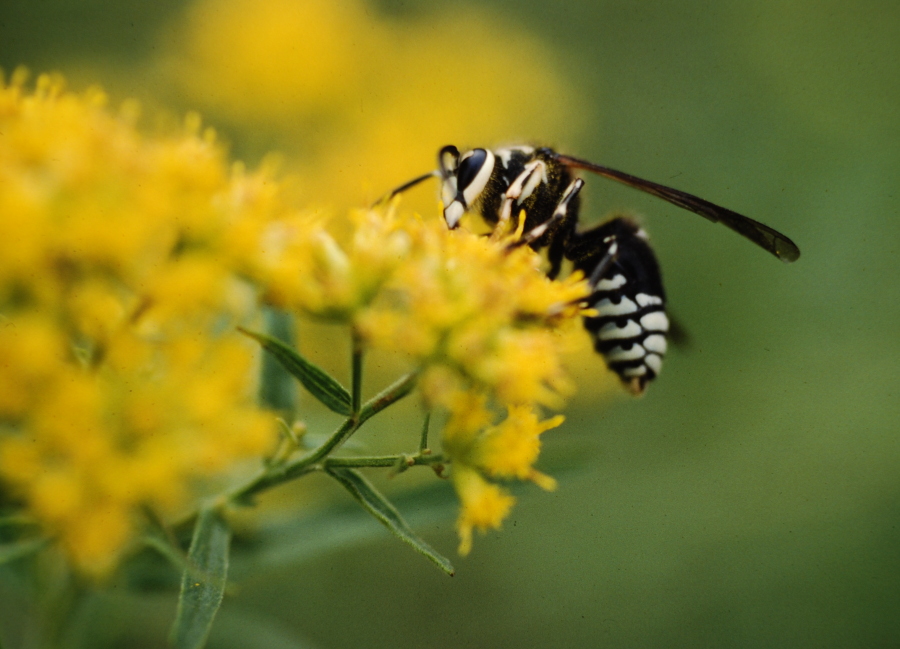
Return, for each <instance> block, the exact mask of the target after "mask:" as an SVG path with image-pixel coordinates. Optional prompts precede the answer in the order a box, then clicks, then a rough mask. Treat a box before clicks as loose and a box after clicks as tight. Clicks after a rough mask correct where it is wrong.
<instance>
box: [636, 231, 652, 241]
mask: <svg viewBox="0 0 900 649" xmlns="http://www.w3.org/2000/svg"><path fill="white" fill-rule="evenodd" d="M634 235H635V236H636V237H639V238H641V239H643V240H644V241H650V237H649V236H647V231H646V230H644V228H638V231H637V232H635V233H634Z"/></svg>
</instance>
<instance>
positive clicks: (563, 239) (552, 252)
mask: <svg viewBox="0 0 900 649" xmlns="http://www.w3.org/2000/svg"><path fill="white" fill-rule="evenodd" d="M583 186H584V181H583V180H581V179H580V178H576V179H575V180H573V181H572V182H571V183H570V184H569V186H568V187H567V188H566V191H565V192H563V196H562V198H561V199H560V200H559V203H558V204H557V205H556V209H555V210H553V214H552V215H551V216H550V218H549V219H547V220H546V221H544V222H543V223H541V224H540V225H537V226H535V227H534V228H532V229H531V230H529V231H528V232H526V233H525V234H523V235H522V237H521V238H520V239H519V240H518V241H514V242H513V243H511V244H509V245H508V246H507V249H508V250H513V249H515V248H518V247H520V246H527V245H531V244H532V243H534V242H535V241H537V240H538V239H540V238H541V237H542V236H544V234H546V233H547V231H548V230H549V231H550V232H554V233H558V236H557V235H554V236H551V240H550V249H549V251H548V253H547V258H548V260H549V261H550V269H549V270H548V271H547V277H549V278H550V279H556V276H557V275H559V270H560V268H561V266H562V260H563V256H564V254H565V250H566V246H567V245H568V242H569V238H570V236H571V234H572V232H574V230H575V224H576V222H577V220H578V213H577V210H569V205H570V203H571V202H572V200H573V199H574V198H575V197H576V196H577V195H578V192H580V191H581V188H582V187H583Z"/></svg>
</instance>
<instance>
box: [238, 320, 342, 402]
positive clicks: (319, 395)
mask: <svg viewBox="0 0 900 649" xmlns="http://www.w3.org/2000/svg"><path fill="white" fill-rule="evenodd" d="M238 330H239V331H240V332H241V333H243V334H246V335H247V336H250V337H251V338H253V339H254V340H256V341H257V342H258V343H259V344H260V345H262V347H263V349H265V350H266V351H267V352H269V353H270V354H272V355H273V356H274V357H275V359H276V360H277V361H278V362H279V363H281V365H282V366H283V367H284V368H285V369H286V370H287V371H288V372H290V373H291V374H292V375H293V376H294V378H296V379H297V380H298V381H300V383H302V384H303V387H305V388H306V389H307V390H309V393H310V394H312V395H313V396H314V397H315V398H316V399H318V400H319V401H321V402H322V403H323V404H325V406H327V407H328V408H329V409H331V410H333V411H334V412H336V413H338V414H339V415H344V416H347V417H349V416H350V415H352V414H353V408H352V402H351V398H350V393H349V392H347V388H345V387H344V386H343V385H341V384H340V383H338V382H337V380H336V379H334V378H332V377H331V376H330V375H328V373H326V372H325V370H323V369H322V368H320V367H319V366H318V365H315V364H313V363H310V362H309V361H308V360H306V359H305V358H303V357H302V356H301V355H300V354H298V353H297V352H296V351H295V350H293V349H291V348H290V347H288V346H287V345H285V344H284V343H283V342H281V341H280V340H277V339H275V338H272V337H270V336H266V335H265V334H261V333H256V332H253V331H248V330H247V329H244V328H242V327H238Z"/></svg>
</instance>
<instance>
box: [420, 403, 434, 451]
mask: <svg viewBox="0 0 900 649" xmlns="http://www.w3.org/2000/svg"><path fill="white" fill-rule="evenodd" d="M430 424H431V411H430V410H429V411H428V412H426V413H425V422H424V423H423V424H422V438H421V440H419V453H421V452H422V451H424V450H425V449H426V448H428V426H429V425H430Z"/></svg>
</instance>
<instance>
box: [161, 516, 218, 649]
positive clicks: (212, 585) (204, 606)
mask: <svg viewBox="0 0 900 649" xmlns="http://www.w3.org/2000/svg"><path fill="white" fill-rule="evenodd" d="M230 541H231V530H230V529H229V528H228V524H227V523H226V522H225V521H224V520H223V519H222V517H221V516H220V515H219V512H218V511H216V510H215V509H211V508H210V509H203V510H201V511H200V514H199V515H198V517H197V522H196V524H195V525H194V538H193V539H192V540H191V549H190V551H189V552H188V559H189V560H190V562H191V567H192V569H190V570H185V571H184V575H183V576H182V578H181V594H180V596H179V597H178V613H177V615H176V617H175V625H174V626H173V627H172V642H173V644H174V645H175V647H177V648H178V649H201V648H202V647H203V646H204V645H205V644H206V639H207V637H208V636H209V631H210V629H211V628H212V623H213V620H214V619H215V617H216V612H217V611H218V610H219V605H220V604H221V603H222V596H223V595H224V593H225V580H226V577H227V573H228V546H229V543H230Z"/></svg>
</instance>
